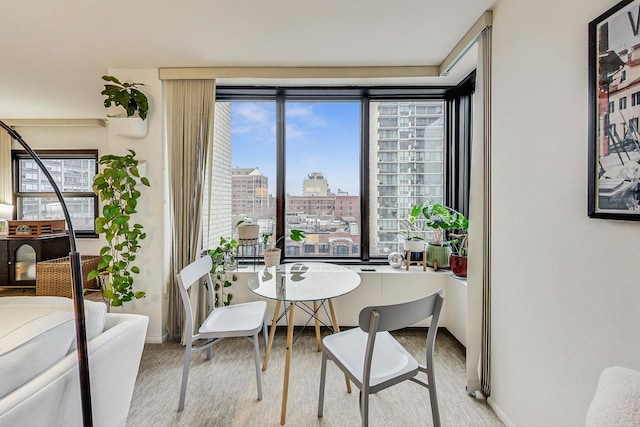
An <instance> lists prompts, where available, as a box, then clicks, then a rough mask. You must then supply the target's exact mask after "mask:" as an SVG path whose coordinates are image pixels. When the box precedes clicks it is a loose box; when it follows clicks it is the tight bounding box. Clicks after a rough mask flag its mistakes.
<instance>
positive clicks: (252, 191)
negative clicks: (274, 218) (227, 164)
mask: <svg viewBox="0 0 640 427" xmlns="http://www.w3.org/2000/svg"><path fill="white" fill-rule="evenodd" d="M231 182H232V184H231V200H232V205H231V210H232V211H233V215H234V216H235V215H245V216H248V217H250V218H252V219H256V220H257V219H258V218H267V217H270V212H269V178H268V177H266V176H264V175H263V174H262V173H261V172H260V170H258V168H233V169H232V170H231Z"/></svg>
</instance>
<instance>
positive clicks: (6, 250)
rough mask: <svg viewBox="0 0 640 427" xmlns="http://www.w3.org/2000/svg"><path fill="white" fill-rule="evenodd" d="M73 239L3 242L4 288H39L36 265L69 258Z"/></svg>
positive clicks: (0, 268) (0, 276) (0, 282)
mask: <svg viewBox="0 0 640 427" xmlns="http://www.w3.org/2000/svg"><path fill="white" fill-rule="evenodd" d="M69 252H70V246H69V236H68V235H66V234H60V235H55V236H42V237H28V238H19V237H7V238H2V239H0V287H4V286H9V287H25V288H27V287H28V288H31V287H35V286H36V263H38V262H40V261H46V260H49V259H55V258H61V257H66V256H69Z"/></svg>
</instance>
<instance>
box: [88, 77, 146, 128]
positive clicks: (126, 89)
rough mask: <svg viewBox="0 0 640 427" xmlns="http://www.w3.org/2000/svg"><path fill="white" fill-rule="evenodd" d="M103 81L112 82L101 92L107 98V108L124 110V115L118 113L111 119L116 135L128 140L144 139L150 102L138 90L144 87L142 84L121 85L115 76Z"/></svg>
mask: <svg viewBox="0 0 640 427" xmlns="http://www.w3.org/2000/svg"><path fill="white" fill-rule="evenodd" d="M102 80H104V81H106V82H110V83H108V84H105V85H104V90H103V91H102V92H100V93H101V94H102V95H104V96H106V99H105V100H104V106H105V108H107V109H109V108H112V107H118V108H124V110H125V111H126V116H125V115H124V113H122V114H120V113H118V114H117V115H116V116H115V117H109V126H111V127H112V128H113V129H114V131H115V133H116V134H117V135H119V136H124V137H126V138H144V137H145V136H146V135H147V120H146V119H147V114H148V113H149V100H148V99H147V96H146V95H145V94H144V93H143V92H142V91H140V90H139V89H138V87H140V86H144V85H143V84H142V83H126V82H125V83H121V82H120V81H119V80H118V79H117V78H115V77H113V76H102ZM120 111H122V110H121V109H120Z"/></svg>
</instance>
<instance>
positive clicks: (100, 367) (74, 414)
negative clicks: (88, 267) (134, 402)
mask: <svg viewBox="0 0 640 427" xmlns="http://www.w3.org/2000/svg"><path fill="white" fill-rule="evenodd" d="M85 310H86V320H87V339H88V347H87V349H88V354H89V370H90V380H91V397H92V406H93V421H94V425H95V426H124V425H125V424H126V420H127V415H128V412H129V405H130V403H131V397H132V395H133V388H134V386H135V381H136V377H137V374H138V368H139V365H140V358H141V356H142V350H143V347H144V339H145V336H146V330H147V324H148V321H149V319H148V317H146V316H141V315H135V314H114V313H106V306H105V305H104V304H102V303H97V302H92V301H86V302H85ZM47 311H48V312H47ZM65 311H66V312H68V313H67V314H68V315H67V316H66V319H69V320H65V315H64V312H65ZM72 311H73V306H72V300H70V299H68V298H60V297H4V298H0V328H2V327H3V324H4V325H5V330H4V331H2V330H0V369H2V370H4V371H5V372H3V373H6V372H12V378H13V384H12V385H11V386H5V387H4V390H3V389H0V427H9V426H29V427H32V426H33V427H37V426H43V427H44V426H47V427H53V426H70V425H82V412H81V403H80V385H79V374H78V362H77V356H76V351H75V345H74V343H73V341H74V339H75V331H74V329H73V313H72ZM10 313H12V314H10ZM16 313H23V314H22V315H21V316H16ZM25 313H32V314H33V319H32V320H26V321H23V322H22V323H21V324H16V323H20V322H21V321H17V322H16V321H13V323H14V325H13V326H8V327H10V328H13V329H10V330H6V329H7V328H8V327H7V326H6V325H7V324H10V323H11V321H10V320H9V319H7V317H8V316H12V317H13V318H14V319H15V318H16V317H20V318H22V319H28V315H27V314H25ZM3 316H4V318H3ZM43 316H46V317H49V316H53V318H54V319H55V322H53V323H55V325H54V326H52V322H51V321H49V320H47V321H46V322H40V323H43V324H47V325H48V326H46V327H45V328H44V330H42V331H41V332H40V333H38V332H37V331H36V330H34V328H33V325H34V323H37V321H36V320H37V319H38V318H42V317H43ZM34 319H35V320H34ZM3 321H6V322H3ZM68 322H71V327H69V326H68ZM52 328H54V329H56V330H55V331H54V330H52ZM69 333H71V334H72V335H71V336H70V337H69V336H68V334H69ZM50 334H57V335H56V341H58V342H63V343H67V342H68V349H67V350H66V351H65V352H63V354H62V355H61V356H59V355H57V354H56V352H55V351H51V350H50V347H51V339H50V338H47V337H49V335H50ZM43 337H44V339H43ZM47 339H48V341H49V342H47ZM25 350H26V351H27V352H28V353H31V354H37V355H38V358H37V359H36V361H35V362H34V363H28V364H27V363H25V362H26V361H27V359H24V357H23V356H20V357H17V356H16V352H20V351H23V355H24V354H25V353H24V351H25ZM46 356H50V357H51V358H52V359H53V360H49V361H46V360H44V359H46ZM16 360H22V363H16ZM28 360H29V361H31V358H29V359H28ZM6 361H9V362H10V363H11V365H9V364H7V363H3V362H6ZM36 362H37V363H36ZM33 365H39V366H40V367H39V368H36V369H35V370H36V371H37V370H38V369H41V368H42V367H43V366H44V367H45V368H44V370H42V371H40V372H34V371H33V369H31V367H32V366H33ZM19 377H22V378H23V379H24V380H23V381H22V382H21V381H20V380H19Z"/></svg>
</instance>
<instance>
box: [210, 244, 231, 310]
mask: <svg viewBox="0 0 640 427" xmlns="http://www.w3.org/2000/svg"><path fill="white" fill-rule="evenodd" d="M237 250H238V241H237V240H236V239H233V238H231V237H228V238H227V237H220V244H219V245H218V246H217V247H216V248H215V249H211V250H210V251H209V256H210V257H211V260H212V261H213V266H212V267H211V278H212V279H213V284H214V289H213V291H214V293H215V303H214V304H215V306H216V307H220V304H222V305H230V304H231V300H232V299H233V294H232V293H230V292H227V291H226V290H225V289H226V288H229V287H231V285H232V284H233V282H235V281H236V280H238V278H237V277H236V275H235V274H233V273H231V271H232V270H235V268H236V267H237V266H238V264H237V263H238V261H237V260H236V257H235V254H236V252H237ZM221 288H222V289H221ZM220 299H222V301H220Z"/></svg>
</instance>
